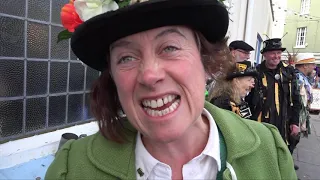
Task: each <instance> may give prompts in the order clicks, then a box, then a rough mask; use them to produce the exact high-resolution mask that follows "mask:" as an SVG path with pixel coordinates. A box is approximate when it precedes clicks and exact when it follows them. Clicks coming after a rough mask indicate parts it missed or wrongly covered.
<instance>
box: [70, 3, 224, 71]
mask: <svg viewBox="0 0 320 180" xmlns="http://www.w3.org/2000/svg"><path fill="white" fill-rule="evenodd" d="M174 25H183V26H187V27H190V28H191V29H194V30H196V31H199V32H201V33H202V34H203V35H204V37H205V38H206V39H207V40H208V41H209V42H211V43H214V42H217V41H219V40H222V39H223V38H224V37H225V35H226V32H227V29H228V25H229V16H228V11H227V10H226V8H225V6H224V5H223V4H222V3H220V2H219V1H217V0H149V1H144V2H140V3H135V4H133V5H129V6H126V7H123V8H120V9H118V10H115V11H109V12H105V13H102V14H100V15H97V16H95V17H92V18H90V19H88V20H87V21H85V22H84V23H82V24H81V25H79V26H78V27H77V28H76V29H75V32H74V33H73V35H72V38H71V48H72V50H73V52H74V54H75V55H76V56H77V57H78V58H79V59H80V60H81V61H82V62H84V63H85V64H86V65H88V66H90V67H91V68H93V69H96V70H99V71H103V70H105V68H106V65H107V62H106V59H107V58H106V57H107V56H108V49H109V47H110V45H111V44H112V43H113V42H115V41H117V40H119V39H121V38H123V37H126V36H129V35H132V34H136V33H139V32H143V31H146V30H150V29H154V28H159V27H163V26H174Z"/></svg>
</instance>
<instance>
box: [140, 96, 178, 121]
mask: <svg viewBox="0 0 320 180" xmlns="http://www.w3.org/2000/svg"><path fill="white" fill-rule="evenodd" d="M168 103H172V104H171V105H170V106H169V107H167V108H165V109H163V110H156V109H154V108H161V107H163V106H164V105H165V104H168ZM179 103H180V99H178V98H177V95H167V96H165V97H163V98H159V99H157V100H143V101H142V104H143V106H144V110H145V111H146V112H147V114H149V115H150V116H153V117H158V116H164V115H166V114H168V113H171V112H173V111H174V110H176V109H177V107H178V106H179Z"/></svg>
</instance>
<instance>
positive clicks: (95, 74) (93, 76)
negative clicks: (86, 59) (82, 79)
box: [86, 67, 99, 90]
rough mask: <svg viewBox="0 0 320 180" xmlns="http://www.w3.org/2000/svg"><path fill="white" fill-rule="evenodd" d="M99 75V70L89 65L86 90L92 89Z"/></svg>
mask: <svg viewBox="0 0 320 180" xmlns="http://www.w3.org/2000/svg"><path fill="white" fill-rule="evenodd" d="M98 77H99V71H97V70H95V69H92V68H90V67H87V78H86V90H90V89H91V87H92V83H93V82H94V81H95V80H96V79H97V78H98Z"/></svg>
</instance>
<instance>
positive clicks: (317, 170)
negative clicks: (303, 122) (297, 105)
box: [294, 115, 320, 180]
mask: <svg viewBox="0 0 320 180" xmlns="http://www.w3.org/2000/svg"><path fill="white" fill-rule="evenodd" d="M294 159H295V164H296V165H298V166H299V170H297V175H298V177H299V178H300V179H301V180H311V179H312V180H316V179H320V115H311V135H309V137H308V138H301V140H300V143H299V144H298V146H297V148H296V150H295V151H294Z"/></svg>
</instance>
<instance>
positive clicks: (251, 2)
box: [244, 0, 254, 62]
mask: <svg viewBox="0 0 320 180" xmlns="http://www.w3.org/2000/svg"><path fill="white" fill-rule="evenodd" d="M253 8H254V0H248V3H247V16H246V23H245V34H244V41H245V42H247V43H248V44H252V43H251V36H252V19H253ZM253 56H254V54H251V57H250V61H251V62H252V57H253Z"/></svg>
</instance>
